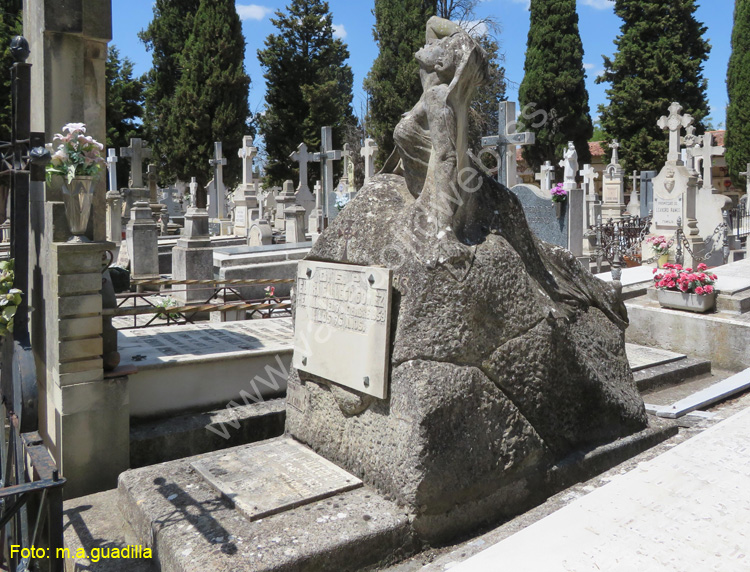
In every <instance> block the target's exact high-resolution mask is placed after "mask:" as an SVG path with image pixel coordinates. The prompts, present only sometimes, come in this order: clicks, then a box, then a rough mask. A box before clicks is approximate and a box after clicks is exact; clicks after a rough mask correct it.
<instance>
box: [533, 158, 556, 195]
mask: <svg viewBox="0 0 750 572" xmlns="http://www.w3.org/2000/svg"><path fill="white" fill-rule="evenodd" d="M539 171H540V172H539V173H537V174H536V175H534V178H535V179H536V180H537V181H539V182H540V183H541V187H542V190H543V191H546V192H548V193H549V192H550V191H551V190H552V179H553V178H554V176H555V167H554V166H553V165H552V163H551V162H550V161H545V163H544V165H542V166H541V167H540V169H539Z"/></svg>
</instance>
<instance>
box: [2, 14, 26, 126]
mask: <svg viewBox="0 0 750 572" xmlns="http://www.w3.org/2000/svg"><path fill="white" fill-rule="evenodd" d="M21 32H22V22H21V10H20V6H17V2H8V1H4V2H2V3H0V141H10V129H11V123H10V119H11V117H10V116H11V111H10V104H11V101H10V100H11V91H10V68H11V66H12V65H13V58H12V57H11V55H10V42H11V40H12V39H13V38H14V37H15V36H17V35H19V34H20V33H21Z"/></svg>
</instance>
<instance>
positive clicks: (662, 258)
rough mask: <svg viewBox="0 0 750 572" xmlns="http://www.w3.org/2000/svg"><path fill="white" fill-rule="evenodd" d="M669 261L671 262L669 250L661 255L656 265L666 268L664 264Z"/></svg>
mask: <svg viewBox="0 0 750 572" xmlns="http://www.w3.org/2000/svg"><path fill="white" fill-rule="evenodd" d="M667 262H669V252H667V253H666V254H662V255H661V256H659V259H658V260H657V261H656V265H657V266H658V267H659V268H664V265H665V264H666V263H667Z"/></svg>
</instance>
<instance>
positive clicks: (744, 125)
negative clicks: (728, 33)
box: [726, 0, 750, 188]
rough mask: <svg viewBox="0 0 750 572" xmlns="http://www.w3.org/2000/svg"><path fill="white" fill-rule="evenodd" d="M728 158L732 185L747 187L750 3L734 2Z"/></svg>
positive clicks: (728, 110) (728, 113) (728, 115)
mask: <svg viewBox="0 0 750 572" xmlns="http://www.w3.org/2000/svg"><path fill="white" fill-rule="evenodd" d="M727 91H728V93H729V105H728V106H727V135H726V148H727V152H726V158H727V165H728V167H729V174H730V175H731V177H732V181H733V182H734V184H735V185H736V186H737V187H739V188H744V187H745V186H746V184H747V180H746V179H745V177H740V173H742V172H745V171H747V164H748V163H750V2H748V0H735V4H734V30H733V31H732V55H731V57H730V58H729V69H728V71H727Z"/></svg>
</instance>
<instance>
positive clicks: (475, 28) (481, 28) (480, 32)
mask: <svg viewBox="0 0 750 572" xmlns="http://www.w3.org/2000/svg"><path fill="white" fill-rule="evenodd" d="M461 26H463V29H464V30H466V31H467V32H469V34H471V35H472V36H474V37H475V38H483V37H484V36H486V35H487V32H489V28H488V27H487V24H486V23H485V22H482V21H481V20H469V21H468V22H461Z"/></svg>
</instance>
